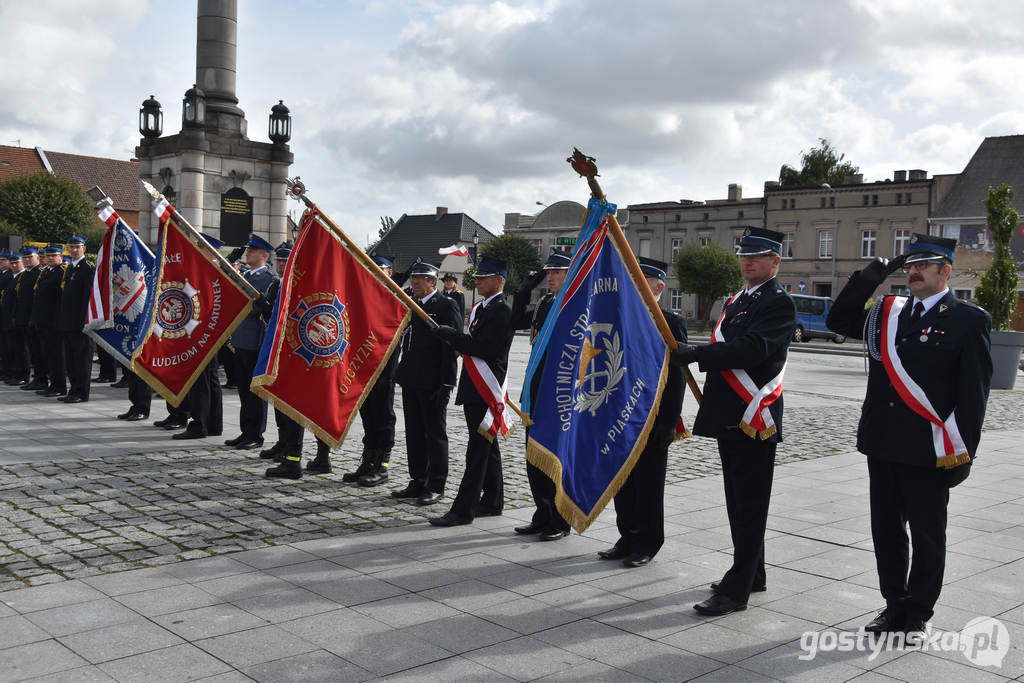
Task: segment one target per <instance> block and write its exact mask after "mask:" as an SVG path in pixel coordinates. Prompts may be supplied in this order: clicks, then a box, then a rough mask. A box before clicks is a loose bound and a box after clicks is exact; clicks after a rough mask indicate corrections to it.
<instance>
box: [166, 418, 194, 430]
mask: <svg viewBox="0 0 1024 683" xmlns="http://www.w3.org/2000/svg"><path fill="white" fill-rule="evenodd" d="M187 425H188V422H187V421H184V420H183V421H181V422H179V421H177V420H168V421H167V422H164V429H166V430H167V431H172V430H175V429H184V428H185V427H186V426H187Z"/></svg>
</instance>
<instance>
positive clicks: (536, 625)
mask: <svg viewBox="0 0 1024 683" xmlns="http://www.w3.org/2000/svg"><path fill="white" fill-rule="evenodd" d="M481 616H482V617H483V618H485V619H487V620H488V621H490V622H492V623H495V624H498V625H499V626H504V627H505V628H508V629H511V630H513V631H515V632H516V633H519V634H521V635H530V634H533V633H538V632H540V631H544V630H547V629H549V628H554V627H555V626H561V625H562V624H568V623H569V622H572V621H576V620H578V619H580V615H578V614H575V613H573V612H569V611H568V610H563V609H560V608H558V607H553V606H552V605H549V604H547V603H545V602H542V601H540V600H537V599H535V598H519V599H518V600H510V601H508V602H503V603H500V604H497V605H491V606H490V607H488V608H487V609H486V610H485V611H484V612H482V613H481Z"/></svg>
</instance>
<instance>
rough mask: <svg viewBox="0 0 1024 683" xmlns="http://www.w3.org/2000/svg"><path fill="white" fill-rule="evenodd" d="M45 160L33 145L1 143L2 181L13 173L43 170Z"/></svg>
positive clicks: (0, 179) (0, 176)
mask: <svg viewBox="0 0 1024 683" xmlns="http://www.w3.org/2000/svg"><path fill="white" fill-rule="evenodd" d="M42 170H43V162H42V161H40V160H39V155H38V154H36V151H35V150H34V149H32V148H31V147H8V146H7V145H0V182H3V181H4V180H7V179H8V178H10V177H11V176H12V175H17V174H19V173H30V172H32V171H42Z"/></svg>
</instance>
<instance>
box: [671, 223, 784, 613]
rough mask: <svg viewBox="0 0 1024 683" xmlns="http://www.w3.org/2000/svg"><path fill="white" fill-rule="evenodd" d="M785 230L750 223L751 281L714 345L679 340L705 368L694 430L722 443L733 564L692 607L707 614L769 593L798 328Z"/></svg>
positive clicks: (681, 356) (747, 269)
mask: <svg viewBox="0 0 1024 683" xmlns="http://www.w3.org/2000/svg"><path fill="white" fill-rule="evenodd" d="M783 237H784V236H783V234H782V233H780V232H776V231H774V230H767V229H765V228H757V227H749V228H747V229H746V231H745V232H744V234H743V237H742V238H741V239H740V244H739V249H738V251H737V254H738V256H739V259H740V271H741V273H742V275H743V280H744V281H745V282H746V286H745V287H744V289H743V290H742V291H740V292H737V293H736V294H734V295H732V296H731V297H729V299H728V300H727V301H726V303H725V306H724V307H723V309H722V315H721V317H720V318H719V320H718V323H717V324H716V325H715V329H714V333H713V335H712V340H711V343H710V344H708V345H706V346H701V347H694V346H690V345H688V344H680V345H679V349H677V350H676V351H674V352H673V353H672V362H673V363H675V364H677V365H687V364H689V363H692V362H694V361H696V362H697V363H698V366H699V367H700V369H701V370H702V371H704V372H706V373H707V378H706V379H705V382H704V399H703V401H702V402H701V405H700V410H699V411H698V412H697V419H696V420H695V421H694V424H693V434H694V435H696V436H707V437H711V438H714V439H717V440H718V454H719V457H720V458H721V460H722V475H723V479H724V483H725V506H726V510H727V511H728V513H729V528H730V530H731V532H732V545H733V556H732V557H733V559H732V566H731V567H730V568H729V570H728V571H727V572H726V573H725V575H724V576H723V577H722V578H721V580H719V581H716V582H714V583H712V584H711V593H712V594H711V597H710V598H708V599H707V600H704V601H703V602H700V603H697V604H696V605H694V606H693V608H694V609H695V610H696V611H697V612H698V613H700V614H703V615H706V616H718V615H722V614H728V613H730V612H736V611H739V610H743V609H746V607H747V600H748V598H749V597H750V593H751V592H752V591H753V592H760V591H764V590H766V586H767V578H766V576H765V568H764V533H765V528H766V526H767V523H768V503H769V500H770V499H771V494H772V475H773V472H774V468H775V449H776V447H777V445H778V443H779V442H780V441H782V378H783V373H784V371H785V369H786V358H787V355H788V353H789V343H790V341H792V339H793V331H794V330H795V329H796V308H795V306H794V305H793V299H792V298H790V296H789V295H788V294H787V293H786V292H785V291H784V290H783V289H782V287H780V286H779V282H778V280H777V279H776V277H775V276H776V275H777V274H778V272H779V264H780V263H781V261H782V240H783Z"/></svg>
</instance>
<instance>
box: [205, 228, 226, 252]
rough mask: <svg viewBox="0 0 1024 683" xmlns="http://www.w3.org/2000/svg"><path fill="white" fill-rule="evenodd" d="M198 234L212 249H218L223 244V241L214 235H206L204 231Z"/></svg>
mask: <svg viewBox="0 0 1024 683" xmlns="http://www.w3.org/2000/svg"><path fill="white" fill-rule="evenodd" d="M199 234H200V235H202V236H203V239H204V240H206V241H207V242H209V243H210V246H211V247H213V248H214V249H220V248H221V247H223V246H224V243H223V242H222V241H220V240H219V239H217V238H216V237H214V236H213V235H208V234H206V233H205V232H201V233H199Z"/></svg>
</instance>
